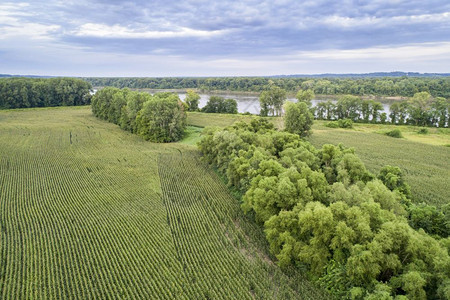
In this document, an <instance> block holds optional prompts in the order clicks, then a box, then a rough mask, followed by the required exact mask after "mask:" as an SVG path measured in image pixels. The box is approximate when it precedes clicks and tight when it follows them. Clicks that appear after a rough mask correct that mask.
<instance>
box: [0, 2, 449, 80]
mask: <svg viewBox="0 0 450 300" xmlns="http://www.w3.org/2000/svg"><path fill="white" fill-rule="evenodd" d="M377 71H417V72H450V1H449V0H420V1H416V0H407V1H403V0H374V1H365V0H359V1H331V0H330V1H327V0H313V1H298V0H271V1H253V0H246V1H229V0H222V1H212V0H209V1H203V0H188V1H171V0H165V1H159V0H157V1H151V0H150V1H147V0H141V1H122V0H96V1H94V0H92V1H87V0H74V1H72V0H62V1H57V0H45V1H41V0H34V1H12V2H4V1H1V2H0V73H6V74H35V75H67V76H239V75H245V76H248V75H250V76H253V75H278V74H318V73H366V72H377Z"/></svg>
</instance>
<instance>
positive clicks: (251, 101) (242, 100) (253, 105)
mask: <svg viewBox="0 0 450 300" xmlns="http://www.w3.org/2000/svg"><path fill="white" fill-rule="evenodd" d="M199 95H200V103H199V108H202V107H204V106H205V105H206V103H207V102H208V99H209V97H210V96H211V95H214V96H220V97H223V98H225V99H227V98H230V99H234V100H236V101H237V105H238V112H239V113H246V112H249V113H251V114H255V115H257V114H259V111H260V108H261V107H260V105H259V96H258V95H246V94H235V93H233V94H230V93H226V92H224V93H214V94H199ZM178 96H179V97H180V99H181V100H184V99H185V98H186V93H178ZM329 100H330V99H313V100H312V101H311V103H312V106H313V107H314V106H316V105H317V104H318V103H320V102H326V101H329ZM287 101H291V102H297V99H295V98H288V99H287ZM331 101H332V102H336V100H333V99H331ZM382 105H383V111H381V113H383V112H385V113H386V114H387V115H389V104H386V103H382Z"/></svg>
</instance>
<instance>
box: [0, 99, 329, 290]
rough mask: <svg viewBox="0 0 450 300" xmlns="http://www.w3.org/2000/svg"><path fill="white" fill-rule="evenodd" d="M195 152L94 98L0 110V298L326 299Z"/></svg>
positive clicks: (190, 142) (195, 130) (192, 141)
mask: <svg viewBox="0 0 450 300" xmlns="http://www.w3.org/2000/svg"><path fill="white" fill-rule="evenodd" d="M199 131H200V130H199V129H195V128H192V132H191V133H192V134H191V137H194V138H196V137H198V134H199ZM184 142H185V143H187V144H192V143H194V142H195V140H189V139H185V140H184ZM194 149H195V148H193V147H192V146H189V145H183V144H179V143H177V144H153V143H150V142H145V141H143V140H142V139H141V138H140V137H138V136H136V135H133V134H130V133H128V132H125V131H122V130H121V129H120V128H119V127H118V126H116V125H114V124H110V123H107V122H104V121H101V120H98V119H96V118H95V117H94V116H93V115H92V114H91V111H90V108H89V107H72V108H67V107H61V108H48V109H27V110H14V111H0V228H1V233H0V298H2V299H30V298H38V299H42V298H59V299H67V298H79V299H87V298H101V299H104V298H146V299H226V298H228V299H252V298H255V299H277V298H278V299H289V298H306V299H320V298H324V296H323V295H322V294H321V292H320V291H318V290H317V289H316V288H314V287H313V286H311V285H310V284H309V283H308V282H307V281H306V280H304V279H303V278H302V277H301V276H300V274H294V275H292V276H291V277H288V276H286V275H285V274H284V273H282V272H281V271H280V269H279V268H278V267H276V266H275V265H274V264H273V263H272V262H271V260H269V259H268V257H267V249H266V247H267V246H266V242H265V239H264V237H263V235H262V232H261V230H260V228H259V226H257V225H256V224H255V223H254V222H252V221H251V220H248V219H247V218H245V217H244V216H243V215H242V212H241V210H240V207H239V203H237V201H236V199H234V198H233V197H232V196H231V195H230V194H229V191H228V189H227V187H226V186H224V184H223V183H222V181H221V179H220V178H219V177H218V176H217V175H216V174H215V173H214V172H212V171H211V170H210V169H209V168H208V167H206V166H204V164H203V163H202V162H201V161H200V160H199V156H198V152H197V151H196V150H194ZM256 245H258V246H256ZM261 245H262V246H261Z"/></svg>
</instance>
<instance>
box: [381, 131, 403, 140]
mask: <svg viewBox="0 0 450 300" xmlns="http://www.w3.org/2000/svg"><path fill="white" fill-rule="evenodd" d="M385 134H386V135H387V136H390V137H393V138H402V137H403V135H402V132H401V131H400V129H394V130H391V131H388V132H386V133H385Z"/></svg>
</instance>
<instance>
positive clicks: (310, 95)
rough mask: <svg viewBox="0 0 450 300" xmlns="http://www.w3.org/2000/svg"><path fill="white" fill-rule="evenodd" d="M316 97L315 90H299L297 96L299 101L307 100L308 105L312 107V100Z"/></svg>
mask: <svg viewBox="0 0 450 300" xmlns="http://www.w3.org/2000/svg"><path fill="white" fill-rule="evenodd" d="M314 97H315V95H314V91H313V90H299V91H298V92H297V95H296V96H295V98H297V100H298V102H305V103H306V104H307V105H308V107H311V100H313V99H314Z"/></svg>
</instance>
